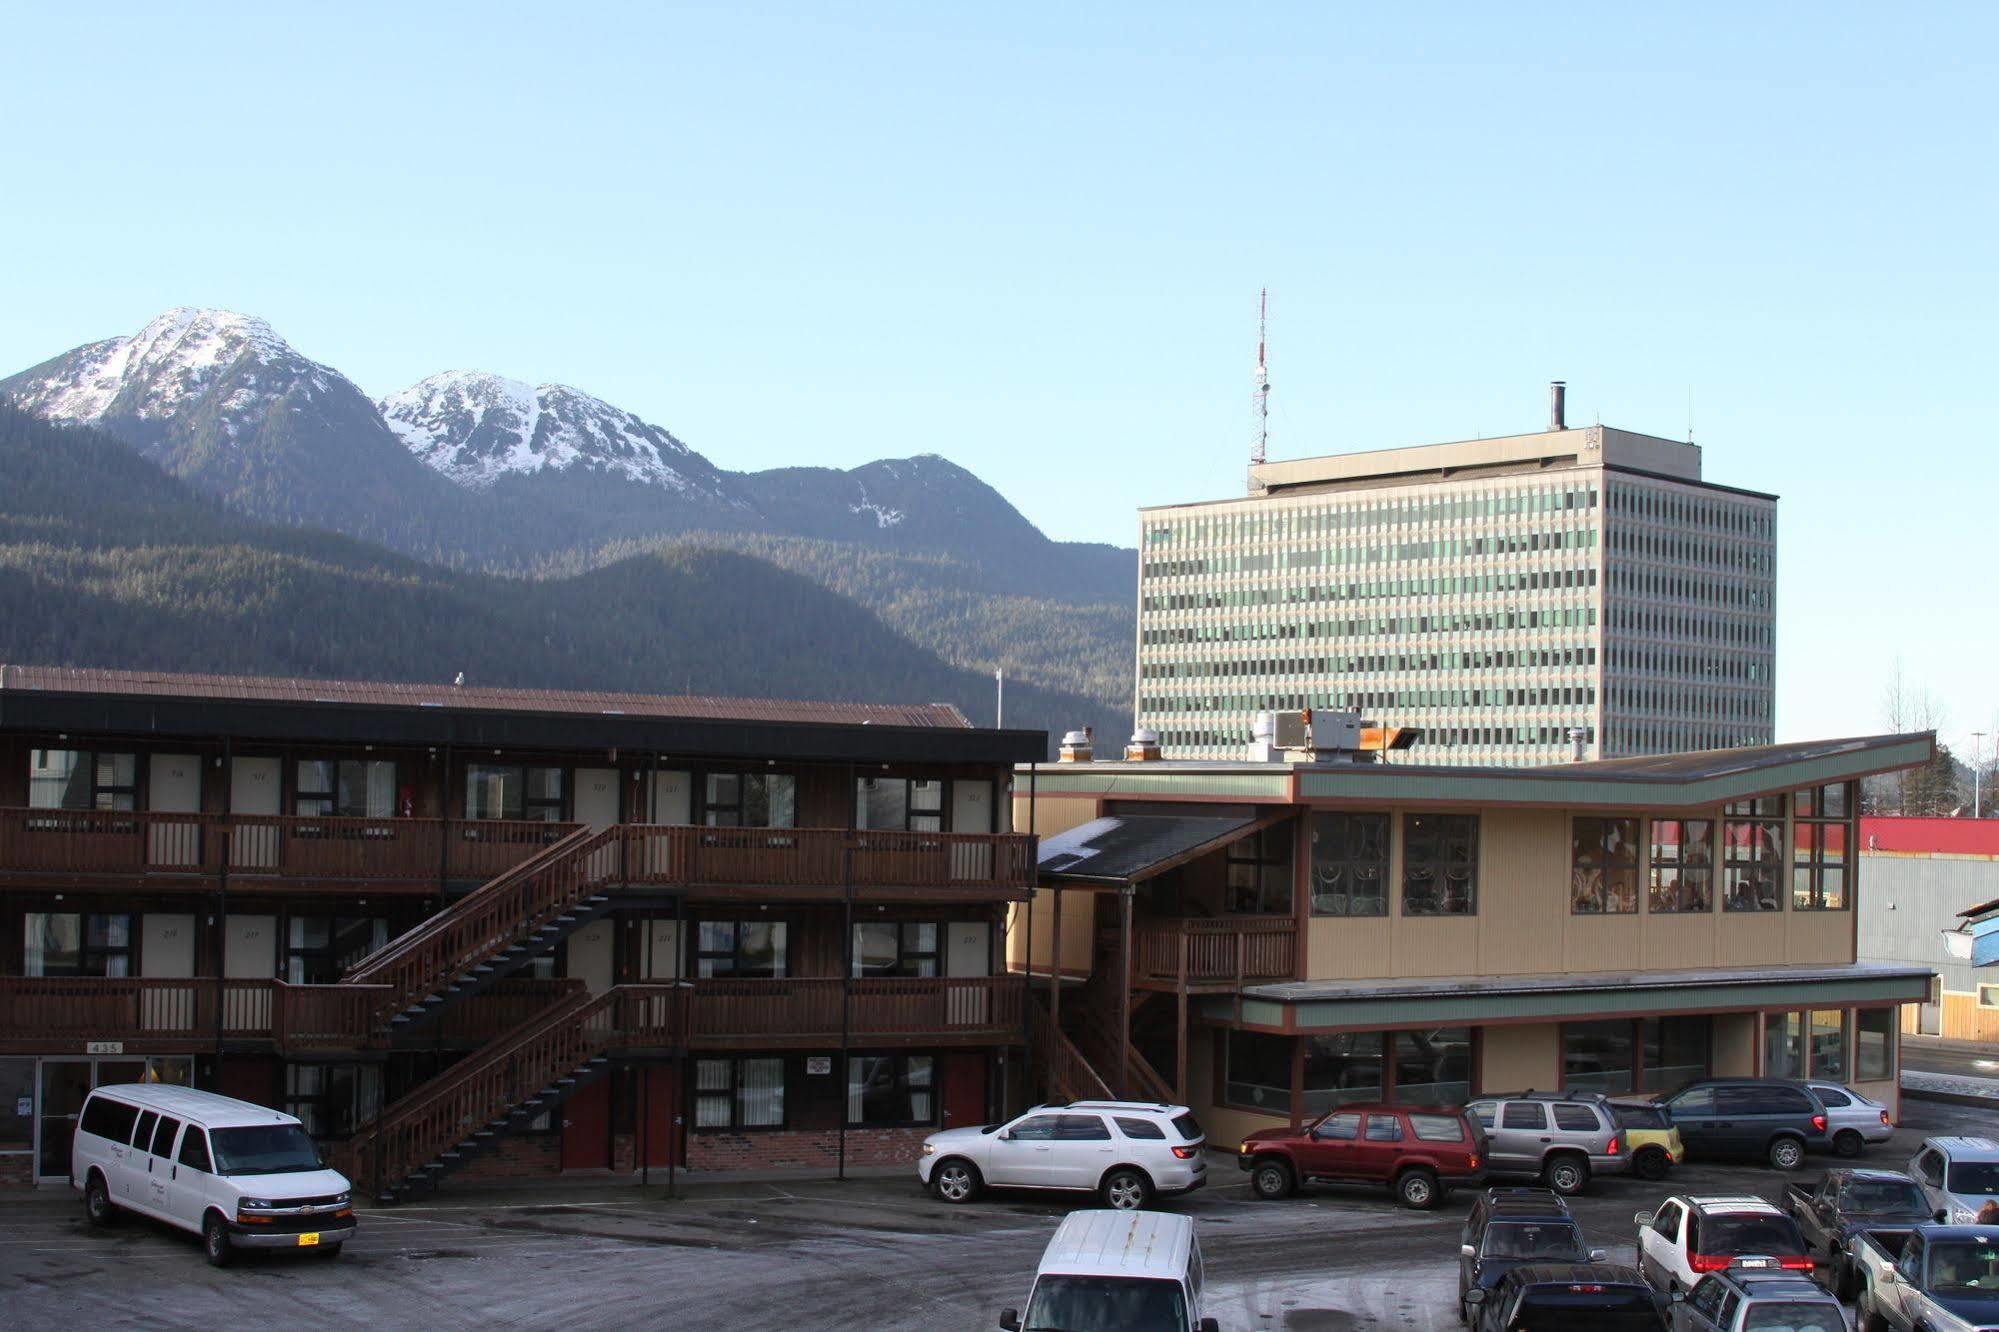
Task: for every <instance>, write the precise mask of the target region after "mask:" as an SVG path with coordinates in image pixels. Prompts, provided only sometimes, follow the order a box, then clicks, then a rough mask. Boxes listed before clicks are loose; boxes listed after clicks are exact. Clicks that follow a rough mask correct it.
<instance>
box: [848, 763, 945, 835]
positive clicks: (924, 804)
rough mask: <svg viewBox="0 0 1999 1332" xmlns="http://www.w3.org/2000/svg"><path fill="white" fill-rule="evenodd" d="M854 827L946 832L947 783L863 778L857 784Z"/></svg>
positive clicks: (910, 778)
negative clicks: (945, 797) (945, 803)
mask: <svg viewBox="0 0 1999 1332" xmlns="http://www.w3.org/2000/svg"><path fill="white" fill-rule="evenodd" d="M854 826H855V827H856V828H884V829H888V830H890V831H894V832H905V831H906V832H942V831H944V783H943V782H941V781H934V780H925V779H922V778H914V777H862V778H859V779H857V780H856V781H855V783H854Z"/></svg>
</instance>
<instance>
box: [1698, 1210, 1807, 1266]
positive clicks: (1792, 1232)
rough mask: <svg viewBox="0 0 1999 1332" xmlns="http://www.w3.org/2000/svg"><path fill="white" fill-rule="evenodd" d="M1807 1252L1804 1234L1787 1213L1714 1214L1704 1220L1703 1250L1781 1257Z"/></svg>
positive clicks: (1702, 1226)
mask: <svg viewBox="0 0 1999 1332" xmlns="http://www.w3.org/2000/svg"><path fill="white" fill-rule="evenodd" d="M1804 1251H1805V1237H1804V1236H1803V1235H1802V1234H1800V1233H1799V1232H1798V1223H1797V1222H1795V1221H1793V1220H1791V1218H1790V1217H1788V1216H1715V1215H1713V1214H1709V1215H1708V1216H1705V1217H1703V1218H1702V1219H1701V1252H1702V1253H1720V1254H1741V1253H1769V1254H1775V1255H1777V1256H1778V1257H1783V1256H1785V1255H1789V1254H1800V1253H1803V1252H1804Z"/></svg>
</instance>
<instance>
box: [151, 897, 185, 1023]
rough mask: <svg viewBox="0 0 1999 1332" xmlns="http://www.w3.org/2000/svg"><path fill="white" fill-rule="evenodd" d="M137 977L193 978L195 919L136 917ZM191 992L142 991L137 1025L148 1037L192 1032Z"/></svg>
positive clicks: (171, 989) (175, 915)
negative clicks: (137, 923) (137, 944)
mask: <svg viewBox="0 0 1999 1332" xmlns="http://www.w3.org/2000/svg"><path fill="white" fill-rule="evenodd" d="M139 974H140V975H141V976H159V977H165V978H180V977H186V976H192V975H194V917H193V916H190V915H181V914H179V913H173V914H166V913H161V912H153V911H148V912H147V913H146V914H145V915H143V916H141V917H139ZM194 989H195V987H193V986H191V985H190V986H188V987H186V988H185V989H181V988H175V987H162V988H160V989H147V990H144V991H142V992H141V993H142V995H143V999H142V1001H141V1006H142V1008H143V1010H144V1011H143V1012H141V1013H140V1015H139V1021H140V1025H141V1026H142V1027H143V1029H144V1030H145V1031H146V1032H147V1033H148V1034H158V1035H166V1034H168V1033H180V1034H183V1035H185V1034H189V1033H192V1032H193V1031H194V1010H195V1002H194Z"/></svg>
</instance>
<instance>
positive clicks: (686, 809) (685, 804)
mask: <svg viewBox="0 0 1999 1332" xmlns="http://www.w3.org/2000/svg"><path fill="white" fill-rule="evenodd" d="M652 821H653V822H654V823H692V822H693V821H694V778H693V775H692V774H690V773H685V772H659V773H655V774H653V782H652Z"/></svg>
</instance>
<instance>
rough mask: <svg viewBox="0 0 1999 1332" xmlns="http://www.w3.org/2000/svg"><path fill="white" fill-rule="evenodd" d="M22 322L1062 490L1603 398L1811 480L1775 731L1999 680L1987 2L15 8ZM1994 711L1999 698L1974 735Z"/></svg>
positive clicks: (823, 455)
mask: <svg viewBox="0 0 1999 1332" xmlns="http://www.w3.org/2000/svg"><path fill="white" fill-rule="evenodd" d="M7 28H8V44H9V46H10V48H11V49H12V52H13V58H11V59H10V60H9V61H8V62H7V63H8V72H7V78H6V79H5V80H0V123H5V124H6V125H8V127H9V130H8V134H7V142H6V145H5V147H4V148H0V161H4V176H0V179H4V180H5V182H6V186H5V189H6V192H7V194H8V195H9V196H11V197H10V201H9V204H8V206H7V207H5V208H4V209H0V246H4V253H5V255H6V257H7V262H6V264H5V267H4V270H0V372H5V371H11V370H12V369H15V368H19V367H22V366H25V365H28V364H30V363H33V362H35V361H38V360H41V359H43V358H44V357H46V356H49V355H52V354H54V353H56V352H58V351H61V350H64V349H66V348H68V347H70V346H72V345H74V344H76V343H79V342H82V341H85V340H87V339H92V338H100V337H106V336H110V335H114V334H119V333H125V332H130V331H132V330H134V329H136V328H137V327H138V326H139V325H140V324H142V323H143V322H144V321H145V320H146V319H147V318H149V317H150V316H151V315H153V314H155V313H157V312H158V311H160V310H161V309H163V308H166V307H168V306H171V305H177V304H200V305H219V306H225V307H230V308H234V309H239V310H244V311H248V312H251V313H255V314H260V315H263V316H264V317H266V318H268V319H269V320H271V321H272V323H273V324H275V325H276V327H277V328H278V330H279V332H281V333H282V334H284V335H285V336H286V337H288V338H289V339H290V340H291V341H292V342H293V343H294V344H295V345H296V346H297V347H299V349H300V350H302V351H303V352H305V353H306V354H307V355H310V356H313V357H315V358H317V359H319V360H323V361H326V362H328V363H330V364H333V365H335V366H337V367H339V368H340V369H342V370H344V371H345V372H346V373H348V374H349V375H351V376H352V377H353V378H354V379H356V380H357V381H358V382H359V383H360V384H361V386H362V387H363V388H365V389H367V390H368V391H369V392H370V393H373V394H377V395H380V394H384V393H387V392H390V391H392V390H394V389H397V388H400V387H403V386H404V385H406V384H409V383H411V382H413V381H415V380H417V379H419V378H421V377H423V376H424V375H427V374H431V373H434V372H436V371H439V370H445V369H453V368H464V367H472V368H480V369H488V370H493V371H498V372H500V373H504V374H508V375H513V376H517V377H520V378H524V379H529V380H534V381H547V380H558V381H563V382H567V383H571V384H575V385H577V386H579V387H581V388H584V389H586V390H589V391H591V392H594V393H597V394H599V395H600V396H603V397H605V398H608V399H610V400H611V401H613V402H615V403H617V404H619V405H621V406H624V407H627V408H630V409H631V410H634V411H636V412H638V413H639V414H640V415H642V416H644V417H646V418H647V419H649V420H652V421H655V422H658V423H659V424H661V425H664V426H666V427H668V428H669V429H671V430H673V431H675V432H676V433H678V434H679V435H681V436H682V437H683V438H685V439H686V440H688V441H689V442H690V443H691V444H693V445H694V446H695V447H697V448H699V449H701V450H702V451H704V452H705V453H707V454H708V455H710V456H711V457H712V458H714V459H715V460H716V461H718V462H720V463H722V464H723V465H725V466H731V467H738V468H754V467H764V466H771V465H775V464H784V463H808V462H809V463H826V464H833V465H842V466H847V465H853V464H856V463H859V462H862V461H864V460H867V459H869V458H873V457H879V456H894V455H903V454H908V453H915V452H923V451H934V452H937V453H942V454H944V455H946V456H947V457H950V458H952V459H954V460H956V461H958V462H960V463H962V464H964V465H965V466H967V467H970V468H972V469H974V470H975V471H977V472H978V473H979V474H980V475H982V476H984V477H985V478H986V479H988V480H989V481H991V482H992V483H993V484H994V485H996V486H997V487H998V488H999V489H1000V490H1001V491H1002V492H1004V493H1005V494H1006V495H1007V496H1008V497H1009V498H1011V499H1012V500H1013V501H1014V502H1015V503H1016V504H1018V505H1019V506H1020V507H1021V508H1022V509H1023V510H1024V511H1026V512H1027V514H1028V515H1029V516H1030V517H1031V518H1033V519H1034V520H1035V521H1036V522H1038V523H1039V524H1041V526H1042V527H1043V528H1044V529H1046V530H1047V531H1048V532H1050V533H1051V534H1053V535H1056V536H1060V537H1068V538H1089V539H1098V540H1110V541H1116V542H1119V543H1122V544H1131V543H1132V542H1133V540H1134V539H1135V535H1134V531H1135V525H1136V524H1135V519H1134V518H1133V516H1132V511H1133V510H1134V509H1135V508H1136V507H1137V506H1138V505H1140V504H1145V503H1159V502H1164V501H1170V500H1179V499H1187V498H1196V497H1209V496H1215V495H1221V494H1227V493H1232V492H1233V491H1234V490H1235V489H1236V488H1237V487H1239V485H1240V484H1241V472H1242V463H1243V455H1244V450H1245V446H1246V440H1247V434H1248V409H1247V403H1248V397H1249V395H1248V375H1249V369H1250V359H1251V341H1252V337H1253V317H1254V306H1255V297H1256V289H1257V287H1258V286H1259V285H1260V284H1263V283H1268V284H1269V285H1270V287H1271V288H1272V305H1273V314H1272V320H1273V328H1272V343H1273V368H1272V375H1273V379H1274V382H1275V385H1276V388H1275V392H1274V395H1273V423H1274V437H1273V443H1272V452H1273V455H1274V456H1300V455H1305V454H1312V453H1326V452H1335V451H1339V450H1341V449H1347V448H1378V447H1385V446H1390V445H1396V444H1406V443H1415V442H1423V441H1429V440H1437V439H1451V438H1459V437H1464V436H1468V435H1473V434H1478V433H1486V434H1492V433H1502V432H1509V431H1515V430H1521V429H1527V428H1532V427H1534V426H1536V425H1538V424H1539V423H1540V421H1541V420H1542V419H1543V413H1544V411H1545V405H1544V399H1545V393H1546V390H1545V387H1544V386H1545V383H1546V381H1547V380H1548V379H1550V378H1553V377H1565V378H1567V379H1568V380H1569V382H1570V384H1571V386H1572V387H1571V390H1570V404H1571V406H1570V419H1571V420H1572V421H1574V422H1582V423H1587V422H1589V421H1591V420H1593V419H1597V418H1600V419H1602V420H1603V421H1604V422H1606V423H1609V424H1615V425H1619V426H1622V427H1625V428H1628V429H1635V430H1643V431H1651V432H1654V433H1658V434H1664V435H1670V436H1676V437H1677V436H1683V435H1684V434H1685V433H1686V430H1687V424H1688V417H1689V403H1691V414H1692V418H1693V425H1694V430H1695V437H1696V439H1697V440H1698V442H1700V443H1701V444H1702V445H1703V446H1705V448H1706V454H1707V465H1708V474H1709V476H1710V477H1711V478H1712V479H1714V480H1717V481H1721V482H1724V483H1729V484H1735V485H1742V486H1748V487H1753V488H1758V489H1767V490H1774V491H1777V492H1780V493H1781V494H1782V495H1783V497H1784V500H1783V508H1782V518H1781V528H1782V551H1781V557H1780V580H1781V581H1780V593H1779V614H1780V623H1781V634H1780V647H1779V653H1780V657H1779V660H1780V673H1779V684H1780V690H1779V700H1778V717H1779V729H1780V732H1781V733H1782V734H1784V735H1785V736H1805V735H1814V734H1828V733H1852V732H1856V731H1865V730H1870V729H1878V728H1879V727H1880V725H1881V720H1882V719H1881V694H1882V689H1883V684H1884V682H1885V680H1886V678H1887V676H1888V674H1889V673H1890V670H1891V665H1892V662H1893V659H1894V657H1895V656H1896V654H1897V653H1899V654H1900V655H1901V656H1902V658H1903V659H1904V662H1905V666H1906V670H1907V672H1908V674H1909V676H1910V677H1911V678H1912V680H1914V681H1916V682H1918V683H1921V684H1925V685H1927V686H1928V687H1929V688H1931V689H1933V690H1934V691H1935V692H1936V693H1937V695H1938V696H1939V697H1940V698H1941V699H1942V700H1943V703H1944V706H1945V709H1946V713H1947V716H1946V728H1945V729H1946V737H1947V738H1948V739H1951V740H1953V741H1954V742H1959V743H1962V742H1963V736H1964V735H1965V733H1968V732H1969V731H1970V730H1972V729H1974V728H1976V727H1978V726H1985V727H1986V728H1987V729H1995V725H1994V724H1995V723H1999V671H1995V670H1994V662H1995V660H1996V659H1999V593H1995V590H1994V589H1995V586H1999V584H1995V578H1999V541H1995V534H1994V528H1995V526H1999V460H1995V459H1999V426H1996V425H1995V421H1999V402H1995V397H1999V389H1996V388H1995V385H1999V373H1995V367H1994V351H1995V338H1994V320H1993V313H1994V309H1995V296H1999V274H1995V268H1999V263H1995V257H1994V246H1995V236H1999V227H1995V222H1999V217H1995V213H1999V209H1995V206H1994V205H1995V202H1999V185H1996V184H1995V170H1994V167H1995V163H1999V142H1995V138H1999V131H1995V126H1999V114H1995V112H1999V98H1995V92H1994V89H1995V88H1999V70H1995V68H1994V64H1995V60H1994V55H1993V52H1994V50H1995V48H1999V8H1995V7H1994V6H1991V5H1982V4H1981V5H1963V6H1948V5H1926V6H1914V7H1897V6H1883V5H1878V4H1872V5H1818V6H1811V7H1804V6H1740V5H1715V6H1711V7H1699V8H1695V7H1689V8H1687V9H1685V10H1684V11H1683V10H1681V9H1679V8H1678V7H1675V8H1674V11H1673V12H1672V13H1670V14H1669V13H1664V12H1659V11H1657V10H1648V11H1645V12H1638V11H1636V10H1634V9H1632V8H1631V7H1628V6H1612V7H1605V6H1584V5H1578V6H1574V7H1565V8H1556V7H1538V6H1529V5H1504V6H1471V5H1464V6H1432V7H1427V8H1425V9H1423V10H1421V11H1420V13H1418V14H1415V15H1412V11H1410V10H1409V9H1407V8H1406V7H1396V6H1349V7H1344V8H1343V9H1341V10H1338V11H1336V10H1335V9H1334V7H1332V6H1325V5H1300V6H1288V5H1281V4H1269V5H1264V6H1261V7H1258V8H1255V9H1248V8H1243V7H1226V6H1209V7H1201V8H1196V7H1179V6H1164V5H1157V4H1146V5H1138V4H1133V5H1128V6H1113V5H1097V6H1087V5H1082V6H1079V5H1074V4H1065V5H1060V6H1051V7H1039V6H1032V5H1011V6H977V7H975V6H968V5H948V6H940V5H935V4H931V5H909V6H880V7H866V8H863V7H858V6H855V7H839V6H825V5H800V6H797V7H795V8H779V7H770V6H750V5H742V4H735V5H728V6H717V7H713V8H677V9H674V10H671V11H663V10H662V9H660V8H659V7H655V6H649V5H644V6H642V5H632V6H603V5H600V6H589V5H583V6H554V5H549V6H545V7H534V8H528V7H512V8H503V7H498V6H490V5H481V6H463V7H457V6H445V5H432V4H426V5H411V6H395V7H388V6H364V5H342V6H337V7H336V6H315V7H309V8H308V7H297V6H291V7H287V6H279V7H275V8H273V7H270V6H263V5H260V6H254V7H244V8H241V9H231V8H229V7H227V6H223V5H200V6H195V7H191V8H185V9H178V10H168V9H162V8H160V7H157V6H146V7H138V6H125V5H112V6H109V7H105V6H98V7H92V8H89V9H87V10H80V9H76V8H75V7H69V8H62V7H57V6H47V5H44V6H25V5H23V6H18V7H14V8H13V9H12V10H11V11H10V14H9V17H8V20H7ZM1994 743H1995V741H1994V740H1993V739H1988V740H1987V745H1988V753H1989V752H1990V746H1992V745H1993V744H1994Z"/></svg>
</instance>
